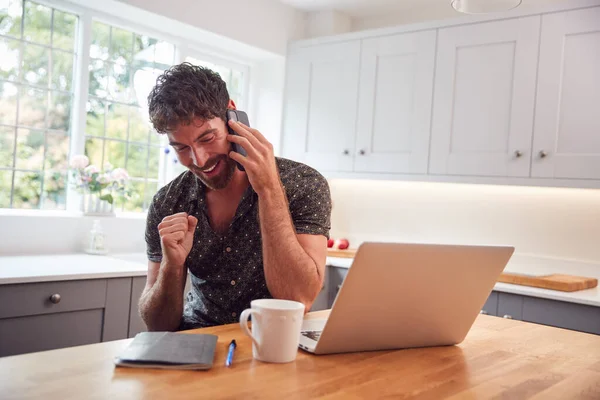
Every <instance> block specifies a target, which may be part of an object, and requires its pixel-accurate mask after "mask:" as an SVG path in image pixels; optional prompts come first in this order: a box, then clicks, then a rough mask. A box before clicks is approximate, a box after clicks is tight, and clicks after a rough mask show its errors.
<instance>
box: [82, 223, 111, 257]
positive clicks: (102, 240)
mask: <svg viewBox="0 0 600 400" xmlns="http://www.w3.org/2000/svg"><path fill="white" fill-rule="evenodd" d="M85 252H86V253H89V254H107V253H108V249H107V248H106V234H105V233H104V232H103V231H102V226H101V225H100V220H98V219H96V220H94V224H93V226H92V229H91V230H90V233H89V235H88V243H87V245H86V248H85Z"/></svg>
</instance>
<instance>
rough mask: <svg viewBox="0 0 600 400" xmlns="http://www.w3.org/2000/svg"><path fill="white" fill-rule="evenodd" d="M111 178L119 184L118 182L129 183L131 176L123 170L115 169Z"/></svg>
mask: <svg viewBox="0 0 600 400" xmlns="http://www.w3.org/2000/svg"><path fill="white" fill-rule="evenodd" d="M110 177H111V179H112V180H113V181H115V182H118V181H127V180H129V174H128V173H127V171H126V170H125V169H123V168H115V169H114V170H113V171H112V172H111V174H110Z"/></svg>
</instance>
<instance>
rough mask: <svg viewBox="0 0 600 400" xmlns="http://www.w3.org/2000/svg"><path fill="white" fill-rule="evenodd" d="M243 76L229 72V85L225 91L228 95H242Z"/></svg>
mask: <svg viewBox="0 0 600 400" xmlns="http://www.w3.org/2000/svg"><path fill="white" fill-rule="evenodd" d="M243 84H244V81H243V76H242V72H241V71H237V70H235V69H234V70H232V71H231V83H230V84H229V85H228V86H227V90H228V91H229V92H230V93H242V91H243V89H244V88H243Z"/></svg>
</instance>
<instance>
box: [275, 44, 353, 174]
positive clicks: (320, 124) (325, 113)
mask: <svg viewBox="0 0 600 400" xmlns="http://www.w3.org/2000/svg"><path fill="white" fill-rule="evenodd" d="M359 57H360V42H359V41H354V42H345V43H335V44H327V45H319V46H312V47H305V48H299V49H294V50H292V51H291V52H290V54H289V56H288V65H287V77H286V89H285V91H286V96H285V97H286V104H285V111H284V127H283V131H284V133H283V155H284V156H285V157H287V158H291V159H294V160H297V161H300V162H304V163H307V164H308V165H310V166H312V167H314V168H316V169H319V170H323V171H351V170H352V166H353V159H354V157H353V155H354V142H355V138H356V109H357V100H356V99H357V96H358V70H359V62H360V59H359Z"/></svg>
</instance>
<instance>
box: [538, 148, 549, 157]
mask: <svg viewBox="0 0 600 400" xmlns="http://www.w3.org/2000/svg"><path fill="white" fill-rule="evenodd" d="M538 155H539V156H540V158H546V156H547V155H548V153H546V152H545V151H544V150H540V152H539V153H538Z"/></svg>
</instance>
